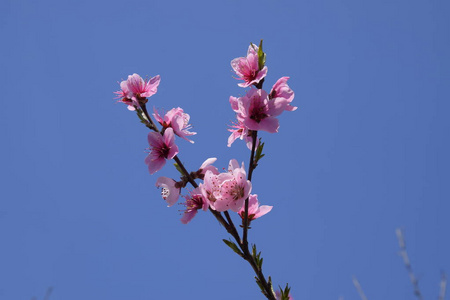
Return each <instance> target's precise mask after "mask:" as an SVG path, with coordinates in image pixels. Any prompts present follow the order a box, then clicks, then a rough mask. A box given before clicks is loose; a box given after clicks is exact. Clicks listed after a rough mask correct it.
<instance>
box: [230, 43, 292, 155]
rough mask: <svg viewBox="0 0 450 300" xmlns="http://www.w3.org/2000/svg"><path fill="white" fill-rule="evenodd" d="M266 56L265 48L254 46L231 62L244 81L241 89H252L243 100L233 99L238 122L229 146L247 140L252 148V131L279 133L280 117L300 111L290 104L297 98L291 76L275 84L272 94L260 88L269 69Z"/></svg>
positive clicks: (282, 78) (232, 132)
mask: <svg viewBox="0 0 450 300" xmlns="http://www.w3.org/2000/svg"><path fill="white" fill-rule="evenodd" d="M264 61H265V53H264V52H262V49H260V48H259V47H257V46H255V45H253V44H251V45H250V46H249V47H248V51H247V56H246V57H239V58H235V59H233V60H232V61H231V66H232V68H233V69H234V72H235V73H236V74H237V75H238V76H239V77H238V78H237V79H240V80H243V81H244V82H243V83H239V84H238V85H239V86H240V87H249V86H251V89H250V90H248V91H247V92H246V94H245V95H244V96H242V97H233V96H230V100H229V101H230V104H231V109H232V110H233V111H234V112H235V113H236V119H237V121H236V122H234V124H233V125H231V126H230V127H231V128H230V129H229V131H230V132H231V135H230V137H229V138H228V147H230V146H231V144H232V143H233V142H234V141H235V140H236V139H238V138H239V139H241V140H244V141H245V142H246V143H247V146H248V148H250V149H251V145H252V139H251V135H252V131H258V130H262V131H267V132H270V133H275V132H278V128H279V127H280V124H279V121H278V119H277V117H278V116H279V115H280V114H281V113H282V112H283V111H285V110H287V111H294V110H296V109H297V107H295V106H291V105H290V103H291V102H292V100H293V99H294V92H293V91H292V90H291V89H290V87H289V85H288V84H287V81H288V79H289V77H281V78H280V79H278V81H277V82H276V83H275V84H274V85H273V87H272V89H271V90H270V92H269V93H267V92H266V91H264V90H263V89H262V88H261V86H262V83H263V81H264V78H265V77H266V75H267V66H264Z"/></svg>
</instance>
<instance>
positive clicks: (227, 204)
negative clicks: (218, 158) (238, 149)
mask: <svg viewBox="0 0 450 300" xmlns="http://www.w3.org/2000/svg"><path fill="white" fill-rule="evenodd" d="M200 189H201V191H202V194H203V196H204V197H205V199H206V200H207V201H208V202H209V205H210V206H211V208H212V209H214V210H217V211H226V210H228V209H231V210H232V211H235V212H238V211H239V209H240V208H241V207H242V205H243V203H244V201H245V199H246V198H247V197H248V196H249V195H250V192H251V189H252V184H251V182H250V181H249V180H247V175H246V172H245V169H244V166H242V167H239V166H238V164H237V161H236V160H235V159H234V160H231V161H230V165H229V168H228V172H225V173H220V174H218V175H215V174H213V173H212V172H211V171H209V170H208V171H206V173H205V177H204V181H203V184H200Z"/></svg>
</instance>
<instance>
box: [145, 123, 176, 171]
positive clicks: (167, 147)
mask: <svg viewBox="0 0 450 300" xmlns="http://www.w3.org/2000/svg"><path fill="white" fill-rule="evenodd" d="M148 143H149V144H150V147H151V151H150V153H149V154H148V156H147V157H146V158H145V163H146V164H147V166H148V171H149V172H150V174H154V173H155V172H157V171H159V170H161V168H162V167H163V166H164V165H165V164H166V159H172V158H174V156H175V155H177V154H178V147H177V145H175V135H174V134H173V129H172V128H167V129H166V131H165V132H164V135H163V136H162V135H161V134H159V133H158V132H150V133H149V134H148Z"/></svg>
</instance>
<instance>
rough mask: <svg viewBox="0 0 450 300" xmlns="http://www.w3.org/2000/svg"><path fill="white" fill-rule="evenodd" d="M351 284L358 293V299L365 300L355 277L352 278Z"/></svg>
mask: <svg viewBox="0 0 450 300" xmlns="http://www.w3.org/2000/svg"><path fill="white" fill-rule="evenodd" d="M353 284H354V285H355V288H356V290H357V291H358V294H359V297H360V298H361V300H367V297H366V295H365V294H364V291H363V289H362V287H361V285H360V284H359V281H358V279H357V278H356V276H353Z"/></svg>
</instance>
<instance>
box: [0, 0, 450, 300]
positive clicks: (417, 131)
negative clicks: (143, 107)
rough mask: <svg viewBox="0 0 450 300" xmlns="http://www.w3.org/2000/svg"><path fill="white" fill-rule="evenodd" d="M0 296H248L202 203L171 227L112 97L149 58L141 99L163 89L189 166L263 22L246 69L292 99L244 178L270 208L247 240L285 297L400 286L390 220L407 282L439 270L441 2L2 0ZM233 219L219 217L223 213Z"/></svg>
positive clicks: (444, 167)
mask: <svg viewBox="0 0 450 300" xmlns="http://www.w3.org/2000/svg"><path fill="white" fill-rule="evenodd" d="M0 6H1V7H0V34H1V40H2V41H3V43H2V47H1V48H2V49H1V50H0V51H1V55H0V70H1V72H0V82H2V85H1V86H2V90H3V92H2V96H1V102H2V109H1V110H0V124H1V128H3V130H2V133H1V140H2V147H1V148H0V154H1V155H0V157H1V166H2V167H1V169H0V176H1V177H0V180H1V183H2V184H1V189H0V238H1V247H0V254H1V255H0V299H8V300H10V299H31V298H32V297H33V296H36V297H38V299H39V300H40V299H42V298H43V296H44V294H45V291H46V289H47V288H48V287H50V286H52V287H54V291H53V293H52V295H51V297H50V299H51V300H57V299H64V300H72V299H74V300H75V299H109V300H122V299H133V300H141V299H180V298H183V299H218V300H222V299H263V297H262V296H261V294H260V292H259V291H258V288H257V286H256V284H255V283H254V279H253V274H252V270H251V269H250V267H249V266H248V265H246V264H245V263H244V261H242V260H241V259H240V258H239V257H238V256H237V255H235V254H234V253H233V252H232V251H231V250H230V249H228V248H227V247H226V246H225V245H224V244H223V243H222V241H221V239H223V238H227V234H226V233H225V231H224V230H223V228H221V227H220V226H219V225H218V224H217V222H216V221H215V220H214V219H213V217H212V215H211V214H209V213H201V214H199V215H198V216H197V217H196V218H195V219H194V220H193V221H192V222H191V223H190V224H189V225H187V226H186V225H183V224H181V223H180V221H179V218H180V215H179V211H178V210H179V209H181V208H177V207H172V208H166V206H165V204H164V202H163V201H162V200H161V198H160V195H159V192H158V190H157V189H156V188H155V186H154V183H155V181H156V179H157V177H158V176H169V177H174V176H176V171H175V170H174V169H173V168H171V167H170V166H167V167H166V168H164V169H163V170H161V171H160V172H159V174H156V175H155V176H150V175H149V174H148V171H147V167H146V166H145V164H144V158H145V155H146V153H145V148H146V147H148V144H147V141H146V134H147V130H146V128H145V127H143V126H141V124H139V123H138V121H137V119H136V116H135V115H134V114H133V113H130V112H129V111H127V110H126V107H125V106H124V105H122V104H120V103H119V104H116V103H115V101H114V100H113V91H115V90H117V89H118V84H117V81H120V80H122V79H125V78H126V77H127V76H128V75H129V74H132V73H139V74H141V75H142V76H146V75H149V76H154V75H157V74H159V75H161V85H160V88H159V90H158V93H157V94H156V95H155V96H153V97H152V98H151V101H150V105H154V106H156V107H158V108H164V109H166V110H168V109H170V108H172V107H178V106H180V107H182V108H184V110H185V111H186V112H187V113H189V114H190V115H191V123H192V124H193V125H194V129H195V131H197V132H198V134H197V135H196V136H195V137H194V140H195V144H193V145H191V144H189V143H187V142H184V141H182V140H179V142H178V144H179V147H180V150H181V151H180V158H181V160H182V161H183V162H185V164H186V167H187V168H188V169H190V170H194V169H196V168H198V166H200V164H201V163H202V162H203V161H204V160H205V159H206V158H208V157H217V158H218V161H217V163H216V166H217V167H219V168H222V167H226V165H227V163H228V161H229V159H231V158H236V159H238V160H239V161H245V162H246V164H248V157H249V151H248V150H247V148H246V147H245V146H244V144H243V143H242V142H236V143H235V144H233V146H232V147H231V148H228V147H227V146H226V141H227V137H228V132H227V131H226V128H227V124H229V123H230V121H231V120H232V119H233V118H234V115H233V112H232V110H231V109H230V107H229V102H228V98H229V96H230V95H234V96H240V95H242V93H243V90H242V89H241V88H239V87H238V86H237V83H238V81H236V80H235V79H233V74H232V72H231V67H230V61H231V60H232V59H233V58H235V57H239V56H243V55H245V53H246V50H247V47H248V45H249V43H250V42H254V43H257V42H258V41H259V40H260V39H264V49H265V51H266V53H267V66H268V69H269V72H268V76H267V78H266V82H265V87H266V88H270V87H271V85H272V84H273V83H275V81H276V80H277V79H278V78H280V77H281V76H290V77H291V79H290V81H289V84H290V86H291V88H292V89H293V90H294V91H295V93H296V94H295V95H296V96H295V99H294V102H293V103H294V105H296V106H299V109H298V110H297V111H295V112H285V113H284V114H283V115H282V116H281V117H280V124H281V127H280V132H279V133H278V134H267V133H262V134H261V136H262V138H263V140H264V141H265V142H266V147H265V150H266V151H265V152H266V156H265V157H264V158H263V160H262V161H261V163H260V165H259V166H258V168H257V169H256V171H255V174H254V180H253V192H254V193H257V194H258V195H259V200H260V201H261V202H262V203H263V204H268V205H273V206H274V209H273V211H272V212H271V213H270V214H268V215H267V216H265V217H263V218H261V219H260V220H258V221H255V222H254V223H253V224H252V229H251V231H250V241H251V242H254V243H256V244H257V246H258V249H260V250H261V251H262V253H263V257H264V271H265V273H266V274H267V275H271V276H272V278H273V281H274V283H275V284H276V285H284V284H285V283H286V282H289V284H290V285H291V286H292V294H293V295H294V297H295V299H338V298H339V297H343V299H359V297H358V294H357V292H356V290H355V288H354V287H353V284H352V276H353V275H355V276H356V277H357V278H358V279H359V281H360V283H361V285H362V287H363V289H364V291H365V293H366V295H367V296H368V297H369V299H411V298H412V297H413V294H412V287H411V285H410V283H409V279H408V276H407V273H406V270H405V268H404V266H403V263H402V261H401V258H400V257H399V256H398V243H397V240H396V237H395V229H396V228H397V227H402V228H404V230H405V235H406V242H407V248H408V251H409V255H410V258H411V260H412V264H413V268H414V270H415V273H416V275H417V276H418V277H419V282H420V283H419V285H420V287H421V289H422V293H423V294H424V295H425V297H426V298H427V299H431V298H433V297H434V298H436V297H437V294H438V291H439V286H438V285H439V279H440V272H441V270H444V271H446V272H447V274H448V273H450V259H449V253H450V240H449V238H448V237H449V234H450V221H449V215H450V204H449V201H448V199H449V196H450V190H449V179H450V176H449V171H448V170H449V169H450V158H449V156H448V153H450V143H449V140H448V132H449V129H450V120H449V118H448V112H449V111H450V104H449V102H448V100H449V99H450V88H449V84H448V83H449V80H450V57H449V53H450V32H449V31H450V30H449V29H450V21H449V18H448V15H449V13H450V4H449V3H448V2H446V1H416V0H413V1H406V0H405V1H400V0H394V1H355V0H342V1H331V0H323V1H287V0H280V1H266V0H265V1H253V0H252V1H237V0H224V1H166V2H163V1H115V0H112V1H83V0H79V1H21V0H15V1H8V0H4V1H2V2H1V4H0ZM236 220H237V219H236Z"/></svg>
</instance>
